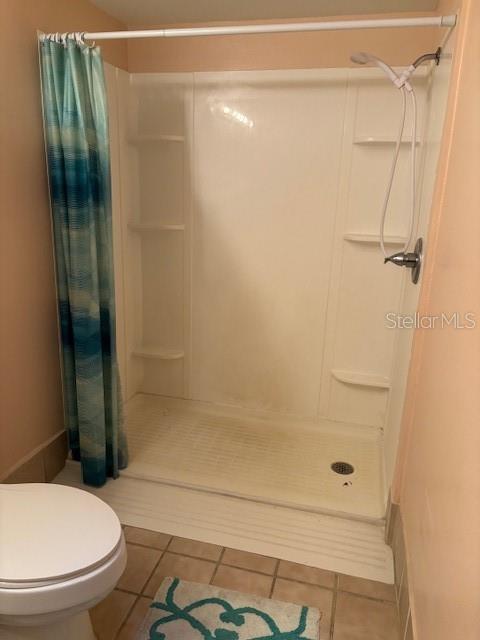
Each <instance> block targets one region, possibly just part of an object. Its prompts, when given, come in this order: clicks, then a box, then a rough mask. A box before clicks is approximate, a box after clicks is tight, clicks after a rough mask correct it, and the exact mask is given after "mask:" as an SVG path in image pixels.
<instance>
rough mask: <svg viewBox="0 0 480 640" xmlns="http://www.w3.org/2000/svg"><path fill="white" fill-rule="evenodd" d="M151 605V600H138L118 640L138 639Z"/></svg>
mask: <svg viewBox="0 0 480 640" xmlns="http://www.w3.org/2000/svg"><path fill="white" fill-rule="evenodd" d="M151 603H152V599H151V598H144V597H143V596H140V597H139V598H138V600H137V601H136V602H135V606H134V607H133V609H132V611H131V613H130V615H129V616H128V618H127V620H126V622H125V624H124V625H123V627H122V629H121V631H120V633H119V635H118V636H117V637H116V640H134V638H136V637H137V633H138V632H139V631H140V628H141V626H142V624H143V621H144V620H145V617H146V615H147V611H148V609H149V607H150V605H151Z"/></svg>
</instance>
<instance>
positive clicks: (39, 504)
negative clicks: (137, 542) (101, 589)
mask: <svg viewBox="0 0 480 640" xmlns="http://www.w3.org/2000/svg"><path fill="white" fill-rule="evenodd" d="M121 535H122V528H121V525H120V522H119V520H118V517H117V516H116V514H115V512H114V511H113V510H112V509H111V508H110V507H109V506H108V505H107V504H105V503H104V502H102V500H100V499H99V498H97V497H95V496H93V495H92V494H90V493H87V492H86V491H82V490H80V489H74V488H72V487H64V486H62V485H58V484H11V485H5V484H4V485H0V582H7V583H8V582H12V583H19V582H20V583H21V582H42V581H46V580H52V579H61V578H65V579H66V578H68V577H73V576H75V575H79V574H81V573H85V572H87V571H88V570H91V569H93V568H94V567H95V565H98V564H101V562H102V560H105V559H106V558H107V557H108V556H110V555H112V553H113V552H114V551H115V549H116V548H117V546H118V544H119V542H120V539H121Z"/></svg>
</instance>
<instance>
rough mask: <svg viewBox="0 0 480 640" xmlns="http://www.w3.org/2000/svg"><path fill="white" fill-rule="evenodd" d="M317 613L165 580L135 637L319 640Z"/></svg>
mask: <svg viewBox="0 0 480 640" xmlns="http://www.w3.org/2000/svg"><path fill="white" fill-rule="evenodd" d="M319 618H320V612H319V610H318V609H314V608H312V607H302V606H300V605H297V604H290V603H288V602H278V600H267V598H260V597H258V596H254V595H248V594H245V593H238V592H237V591H229V590H227V589H221V588H220V587H211V586H209V585H206V584H197V583H196V582H186V581H185V580H179V579H178V578H165V580H164V581H163V582H162V584H161V586H160V589H159V590H158V591H157V594H156V596H155V598H154V600H153V602H152V605H151V607H150V609H149V611H148V614H147V617H146V619H145V622H144V624H143V627H142V631H141V633H140V635H139V637H138V640H318V623H319Z"/></svg>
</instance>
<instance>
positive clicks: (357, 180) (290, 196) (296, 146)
mask: <svg viewBox="0 0 480 640" xmlns="http://www.w3.org/2000/svg"><path fill="white" fill-rule="evenodd" d="M433 77H435V78H436V77H437V74H430V73H429V72H428V71H427V70H426V69H421V70H419V72H418V73H417V76H416V78H415V83H416V86H417V91H418V94H419V107H420V113H421V115H422V118H421V125H424V123H425V121H427V120H431V122H429V124H430V126H428V127H425V126H420V140H421V141H423V131H428V135H429V140H427V142H428V144H426V145H425V144H422V145H420V146H419V155H420V159H421V161H420V162H419V168H420V169H419V170H420V172H421V174H422V175H421V176H420V184H421V185H422V188H421V190H420V191H421V193H420V196H419V201H420V204H421V206H420V228H421V229H423V230H424V229H425V228H426V222H427V220H428V212H429V208H430V199H431V191H432V185H433V180H434V177H435V167H436V149H435V145H434V143H433V142H431V141H433V140H435V138H438V137H439V132H440V131H441V128H442V119H443V117H439V116H438V114H439V113H440V112H441V113H443V108H444V102H445V97H446V86H448V77H446V75H445V73H443V74H442V75H441V79H442V80H441V82H439V83H436V82H433V83H432V82H431V79H432V78H433ZM107 83H108V87H109V94H110V107H111V113H110V127H111V144H112V174H113V192H114V193H113V195H114V233H115V258H116V276H117V317H118V337H119V339H118V343H119V359H120V364H121V369H122V377H123V380H124V385H125V387H126V391H127V396H128V398H131V397H133V396H134V395H135V394H136V393H138V392H143V393H154V394H160V395H165V396H174V397H179V398H186V399H192V400H197V401H203V402H211V403H214V404H215V405H233V406H237V407H243V408H246V409H250V410H252V412H256V411H259V410H260V411H263V412H266V415H268V416H269V418H270V420H271V421H272V422H273V423H274V422H275V419H276V417H277V416H278V418H282V419H283V418H284V417H288V418H289V420H290V423H291V424H292V423H293V422H292V419H293V421H294V419H295V417H301V418H306V419H308V420H309V421H310V422H317V423H318V428H319V429H322V424H324V420H328V421H329V422H330V421H334V422H338V429H339V433H340V432H341V430H342V428H343V427H342V425H341V424H340V423H342V422H346V423H348V424H349V425H350V427H349V428H348V431H349V433H350V434H351V437H352V447H353V448H355V439H356V437H358V438H361V437H362V433H364V428H365V426H367V427H369V428H370V429H371V430H372V434H373V433H374V434H375V435H376V436H378V441H379V442H381V439H382V435H383V432H384V433H385V442H386V443H387V449H386V452H385V460H386V461H387V469H386V477H387V485H388V484H389V479H390V477H391V474H392V469H393V464H394V459H395V449H396V439H397V435H396V433H397V426H398V423H399V421H400V415H401V410H402V396H403V383H402V380H404V378H405V372H406V367H407V366H408V360H409V350H410V339H408V338H407V337H406V336H403V337H400V336H399V332H394V331H392V330H389V329H387V328H386V327H385V321H384V316H385V314H386V313H387V312H389V311H398V312H402V305H403V306H405V304H406V307H407V308H415V306H416V298H417V295H418V287H417V288H414V287H413V285H410V283H408V282H407V277H408V274H406V273H404V272H403V271H401V270H400V269H395V268H394V267H392V266H388V267H383V266H382V257H381V254H380V251H379V249H378V247H377V245H376V244H375V242H374V241H375V238H376V236H377V235H378V231H377V227H378V216H379V211H380V205H381V200H382V197H383V194H384V189H385V183H386V177H387V174H388V169H389V163H390V158H391V154H392V152H393V144H392V141H393V140H394V139H395V135H396V127H397V117H396V114H397V113H398V108H399V106H400V101H399V96H398V94H397V93H396V92H395V90H393V89H392V87H391V85H389V84H387V83H386V82H385V80H384V78H383V76H382V75H381V74H380V73H378V72H377V71H376V70H371V69H361V70H347V69H333V70H331V69H330V70H308V71H302V70H300V71H281V72H279V71H271V72H270V71H262V72H257V71H252V72H230V73H224V72H221V73H195V74H132V75H129V74H127V73H126V72H123V71H120V70H117V69H113V68H111V67H109V66H108V65H107ZM437 84H438V86H437ZM432 87H433V91H434V92H436V100H435V110H434V115H435V117H434V118H429V117H428V114H429V113H430V112H431V104H430V96H431V94H432ZM439 101H440V102H442V101H443V103H442V104H441V108H439ZM432 123H433V124H432ZM408 128H409V123H408V122H407V130H408ZM430 138H431V141H430ZM430 142H431V143H430ZM404 146H405V149H404V150H403V151H402V152H401V158H400V170H399V174H398V177H397V180H396V184H395V187H394V190H393V194H392V201H391V208H390V217H389V222H388V226H387V236H389V237H390V240H391V245H390V246H391V248H392V252H393V251H394V250H397V248H396V247H397V246H398V243H399V242H400V241H401V239H402V237H403V236H404V235H405V232H406V223H407V216H406V215H405V212H406V211H408V196H409V193H408V188H407V187H406V185H407V184H408V179H407V162H406V160H407V155H408V147H407V145H404ZM424 151H426V153H425V152H424ZM423 175H424V176H425V179H424V180H422V176H423ZM140 176H141V178H140ZM427 250H428V245H427ZM405 300H407V301H408V303H405ZM402 301H403V302H402ZM390 389H393V393H392V392H391V390H390ZM390 396H392V402H390V404H389V397H390ZM387 409H388V411H389V413H388V420H387V418H386V416H387ZM355 425H358V436H356V435H355ZM377 453H378V461H377V462H379V461H381V460H382V456H383V454H382V447H381V444H380V445H379V446H378V451H377ZM326 462H328V461H326ZM381 464H383V463H381ZM200 483H201V482H200ZM380 484H381V485H382V486H380V487H377V488H376V489H377V491H378V495H380V496H381V500H384V495H385V494H383V491H384V486H383V485H384V482H383V481H381V482H380ZM382 494H383V495H382ZM321 506H322V505H319V507H320V508H321Z"/></svg>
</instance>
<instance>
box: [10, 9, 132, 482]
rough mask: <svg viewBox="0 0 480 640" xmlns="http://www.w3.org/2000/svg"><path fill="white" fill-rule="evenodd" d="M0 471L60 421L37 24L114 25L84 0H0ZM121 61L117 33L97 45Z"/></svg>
mask: <svg viewBox="0 0 480 640" xmlns="http://www.w3.org/2000/svg"><path fill="white" fill-rule="evenodd" d="M0 24H1V25H2V37H1V39H0V49H1V50H0V60H1V63H2V70H1V77H2V85H3V91H2V99H1V109H2V113H1V116H2V120H1V130H0V139H1V144H0V149H1V161H0V167H1V178H0V180H1V182H0V194H1V205H2V206H1V211H2V216H1V233H0V238H1V247H0V256H1V267H0V278H1V283H0V290H1V292H2V313H1V314H0V325H1V326H0V336H1V337H0V339H1V344H0V354H1V365H2V366H1V369H0V376H1V377H0V479H1V478H2V477H4V476H5V475H7V474H8V472H9V471H10V470H11V469H12V468H13V467H15V466H16V465H17V464H18V463H19V462H20V461H21V460H22V459H24V458H25V457H28V456H29V454H31V453H32V452H33V451H35V450H36V449H37V448H39V447H41V446H42V444H43V443H45V442H46V441H48V440H49V439H50V438H52V437H53V436H54V435H55V434H56V433H57V432H58V431H60V430H62V428H63V414H62V400H61V388H60V369H59V356H58V345H57V319H56V302H55V288H54V271H53V254H52V243H51V235H50V210H49V201H48V194H47V180H46V172H45V157H44V148H43V129H42V117H41V103H40V89H39V72H38V55H37V43H36V30H37V29H40V30H44V31H56V30H61V31H67V30H75V29H82V30H83V29H121V28H124V27H123V25H121V24H120V23H119V22H117V21H116V20H113V19H112V18H110V17H108V16H107V15H106V14H104V13H103V12H101V11H99V10H98V9H96V8H94V7H93V5H91V4H90V3H88V2H87V1H86V0H69V1H68V2H66V1H65V0H0ZM104 55H105V58H106V59H107V60H109V61H110V62H112V63H113V64H115V65H117V66H121V67H126V64H127V51H126V46H125V43H124V42H118V43H110V44H109V45H108V46H105V48H104Z"/></svg>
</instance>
